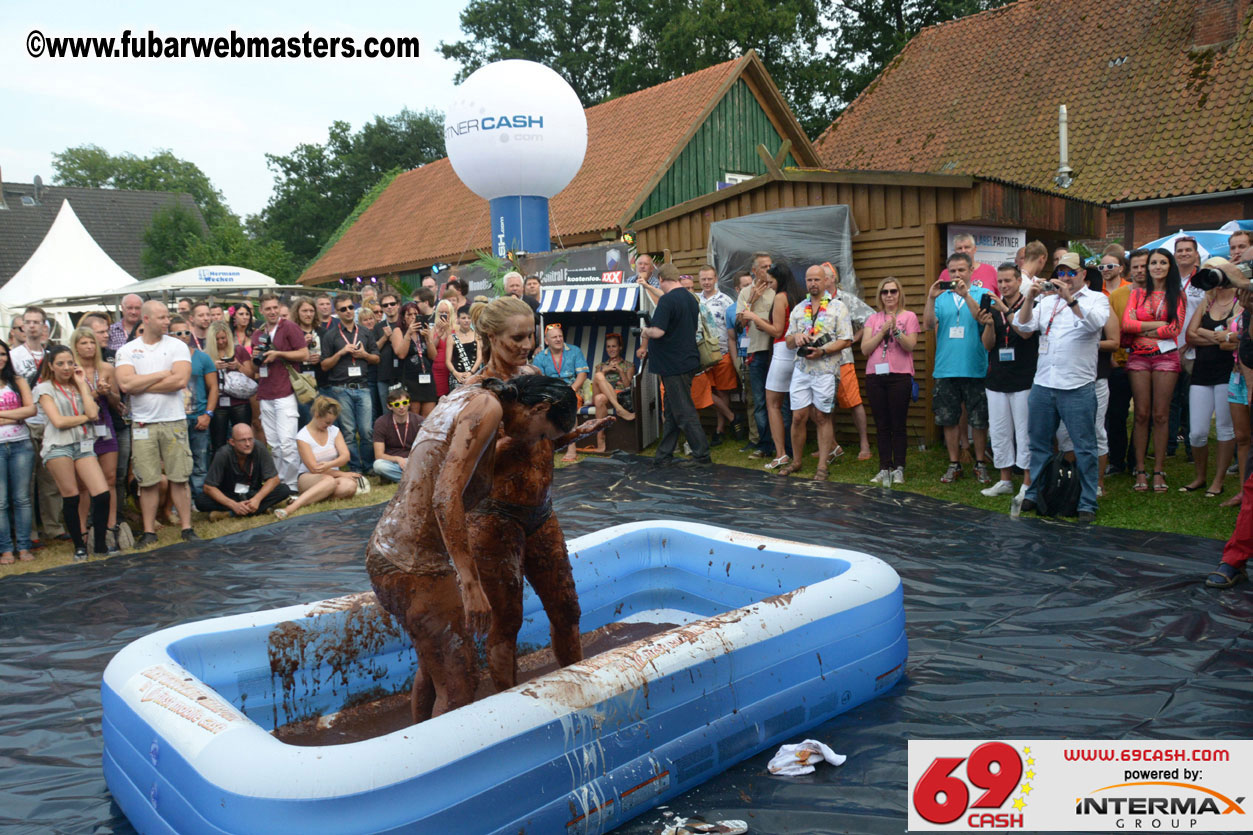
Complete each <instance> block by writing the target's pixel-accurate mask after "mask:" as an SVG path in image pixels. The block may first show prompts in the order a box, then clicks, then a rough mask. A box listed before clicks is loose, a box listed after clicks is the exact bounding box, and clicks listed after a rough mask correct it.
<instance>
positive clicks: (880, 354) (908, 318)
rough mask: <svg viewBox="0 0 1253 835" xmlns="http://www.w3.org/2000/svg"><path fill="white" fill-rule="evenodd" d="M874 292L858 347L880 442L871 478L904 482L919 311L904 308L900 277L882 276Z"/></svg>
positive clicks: (887, 482)
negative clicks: (874, 304)
mask: <svg viewBox="0 0 1253 835" xmlns="http://www.w3.org/2000/svg"><path fill="white" fill-rule="evenodd" d="M875 297H876V298H877V299H878V300H879V311H878V312H877V313H875V314H874V315H872V316H871V317H870V318H869V319H867V320H866V324H865V326H864V327H863V328H862V332H861V352H862V354H864V355H865V357H866V398H867V399H868V400H869V401H870V410H871V411H872V412H873V413H874V423H875V432H876V434H877V440H876V443H877V444H878V446H879V472H878V474H876V475H875V477H874V478H872V479H871V480H870V483H871V484H878V485H879V486H881V487H888V486H889V485H892V484H904V483H905V451H906V448H907V447H908V443H907V436H906V431H905V421H906V419H907V418H908V416H909V399H910V395H911V394H912V393H913V389H914V346H915V345H917V344H918V334H919V333H921V331H922V328H921V326H920V325H919V324H918V317H917V316H916V315H914V313H913V312H912V311H910V310H906V309H905V293H904V290H903V288H902V287H901V282H900V279H898V278H896V277H895V276H888V277H887V278H885V279H883V280H882V281H880V282H879V290H878V292H877V293H876V294H875Z"/></svg>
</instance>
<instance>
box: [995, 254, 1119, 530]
mask: <svg viewBox="0 0 1253 835" xmlns="http://www.w3.org/2000/svg"><path fill="white" fill-rule="evenodd" d="M1085 277H1086V272H1085V271H1084V269H1083V268H1082V267H1081V266H1080V263H1079V256H1078V255H1076V254H1075V253H1073V252H1071V253H1067V254H1066V255H1064V256H1062V260H1061V263H1059V264H1058V265H1057V269H1056V270H1054V273H1053V279H1052V280H1051V281H1047V282H1046V281H1039V280H1037V281H1035V282H1033V283H1032V285H1031V286H1030V287H1028V288H1027V293H1026V301H1025V302H1024V303H1023V305H1022V307H1021V308H1020V309H1019V311H1018V315H1017V317H1016V320H1015V324H1016V325H1017V327H1018V330H1020V331H1022V332H1023V333H1037V334H1039V336H1038V337H1037V338H1038V340H1039V342H1038V344H1037V346H1036V351H1037V359H1036V372H1035V379H1034V381H1033V382H1032V385H1031V395H1030V396H1029V398H1028V400H1027V414H1028V424H1027V434H1028V436H1029V439H1030V444H1031V486H1030V487H1028V488H1027V492H1026V494H1025V496H1024V499H1023V503H1022V509H1023V510H1024V511H1030V510H1035V509H1036V499H1037V497H1038V495H1039V493H1038V491H1039V485H1040V477H1041V476H1042V475H1043V474H1044V467H1045V465H1046V464H1048V461H1049V458H1051V457H1052V454H1053V439H1054V438H1055V437H1056V435H1057V425H1058V423H1059V422H1062V421H1064V422H1065V424H1066V431H1067V432H1069V433H1070V438H1071V440H1072V441H1074V445H1075V463H1076V464H1077V465H1078V467H1079V485H1080V488H1081V491H1080V495H1079V521H1080V522H1081V523H1087V522H1091V521H1092V520H1093V519H1095V518H1096V485H1097V454H1096V354H1097V349H1098V345H1099V343H1100V341H1101V332H1102V330H1103V329H1104V327H1105V320H1106V319H1108V318H1109V299H1107V298H1105V295H1104V294H1103V293H1100V292H1097V291H1094V290H1092V289H1090V288H1089V287H1088V286H1087V283H1086V282H1085V280H1084V279H1085ZM1041 296H1043V298H1041ZM1037 299H1040V301H1039V304H1036V300H1037Z"/></svg>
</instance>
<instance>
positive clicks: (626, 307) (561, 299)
mask: <svg viewBox="0 0 1253 835" xmlns="http://www.w3.org/2000/svg"><path fill="white" fill-rule="evenodd" d="M638 299H639V287H638V286H637V285H635V284H606V285H602V286H600V287H553V288H550V289H546V290H544V297H543V299H541V301H540V305H539V312H540V313H602V312H606V311H622V312H628V313H630V312H634V311H635V305H636V302H637V301H638Z"/></svg>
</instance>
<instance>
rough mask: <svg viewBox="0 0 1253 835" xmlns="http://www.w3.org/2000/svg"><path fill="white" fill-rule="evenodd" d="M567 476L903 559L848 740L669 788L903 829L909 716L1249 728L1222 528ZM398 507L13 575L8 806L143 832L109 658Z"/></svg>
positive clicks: (1244, 656) (305, 589)
mask: <svg viewBox="0 0 1253 835" xmlns="http://www.w3.org/2000/svg"><path fill="white" fill-rule="evenodd" d="M556 495H557V497H558V498H557V502H556V504H557V510H558V514H559V516H560V518H561V521H562V525H563V526H564V528H565V530H566V532H567V534H568V535H569V536H571V537H574V536H578V535H580V534H583V533H587V532H590V531H593V530H597V529H599V528H602V527H604V526H606V525H609V524H617V523H622V522H632V521H637V520H641V519H658V518H672V519H685V520H689V521H696V522H704V523H707V524H714V525H721V526H724V527H728V528H736V529H740V530H751V531H754V532H758V533H762V534H767V535H772V536H777V537H782V538H785V539H797V540H803V541H806V542H814V543H821V544H827V545H834V546H838V547H842V548H850V549H854V550H860V551H865V552H867V553H870V554H874V555H876V556H879V557H881V558H883V559H885V560H886V561H887V562H889V563H890V564H891V565H892V566H893V567H895V568H896V570H897V571H898V572H899V573H900V575H901V578H902V580H903V582H904V585H905V608H906V616H907V629H908V633H909V640H910V646H909V663H908V669H907V677H906V679H905V680H904V681H903V682H902V683H901V684H899V685H898V686H897V687H896V688H895V689H893V690H892V691H891V692H889V693H888V694H887V695H885V696H883V697H881V698H879V699H877V700H875V701H873V702H870V703H869V704H866V705H863V706H862V707H860V708H858V709H856V710H854V711H852V712H850V713H847V714H845V715H843V716H840V717H837V718H836V719H835V720H833V721H832V722H830V723H828V724H827V725H825V726H823V727H820V728H817V729H814V730H813V731H812V732H811V733H810V734H808V735H809V736H812V737H815V738H817V739H821V740H822V741H824V742H826V743H827V744H829V745H830V746H831V747H832V748H834V749H835V750H836V751H838V752H839V753H842V754H848V755H849V760H848V762H847V763H846V764H845V765H843V766H841V767H839V768H833V767H830V766H819V770H818V771H817V772H816V773H814V774H811V775H808V776H806V777H797V778H776V777H771V776H769V775H768V774H767V773H766V770H765V765H766V762H767V760H768V759H769V757H770V755H771V753H773V752H765V753H763V754H760V755H758V756H756V757H753V758H752V759H750V760H747V761H745V762H744V763H741V764H740V765H739V766H738V767H736V768H734V769H732V770H730V771H729V772H727V773H725V774H723V775H721V776H720V777H717V778H715V779H714V780H712V781H710V782H709V783H706V784H705V785H704V786H701V787H700V788H698V789H695V790H693V791H691V792H689V793H688V794H687V795H684V796H683V797H681V798H678V799H677V800H674V801H671V803H670V804H669V806H670V808H671V809H672V810H674V811H676V812H678V813H680V814H684V815H689V814H693V813H695V814H700V815H702V816H704V817H706V818H709V819H714V818H744V819H746V820H747V821H748V822H749V826H750V832H753V833H758V834H759V835H766V833H802V832H804V833H808V832H854V833H863V832H864V833H880V832H883V833H888V832H891V833H898V832H902V831H903V830H904V828H905V807H906V785H905V784H906V772H905V768H906V746H905V743H906V740H908V739H910V738H914V739H919V738H931V739H937V738H954V739H957V738H961V739H975V738H996V737H1001V738H1018V739H1033V738H1036V739H1051V738H1071V739H1120V738H1126V737H1147V738H1155V737H1164V738H1180V739H1218V738H1226V739H1232V738H1249V737H1253V711H1251V710H1250V709H1249V703H1250V697H1253V682H1251V680H1250V676H1249V670H1250V669H1251V668H1253V626H1251V624H1253V593H1251V592H1250V586H1249V585H1248V584H1245V585H1242V586H1239V587H1237V588H1236V590H1234V591H1226V592H1216V591H1213V590H1209V589H1206V588H1204V586H1203V585H1202V582H1201V581H1202V578H1203V576H1204V574H1205V572H1206V571H1207V570H1208V569H1210V568H1212V567H1213V566H1214V564H1215V563H1217V561H1218V556H1219V551H1220V548H1221V544H1220V543H1218V542H1215V541H1213V540H1205V539H1199V538H1195V537H1181V536H1168V535H1164V534H1155V533H1139V532H1133V531H1123V530H1114V529H1106V528H1100V527H1089V528H1080V527H1076V526H1072V525H1068V524H1065V523H1059V522H1045V521H1039V520H1035V519H1030V520H1028V519H1023V520H1017V521H1016V520H1012V519H1009V518H1007V517H1004V516H999V515H996V514H993V513H989V512H985V511H981V510H975V509H972V508H968V507H963V506H960V505H953V504H946V503H944V502H940V501H937V500H934V499H928V498H925V497H919V496H913V495H910V494H903V493H893V492H889V491H883V490H880V489H879V488H877V487H853V486H849V485H842V484H821V485H818V484H812V483H810V482H805V481H799V480H796V479H788V480H783V479H779V478H776V477H774V476H770V475H765V474H759V473H756V472H751V471H748V470H742V469H734V468H726V467H717V468H714V469H712V470H709V469H705V470H701V469H691V470H689V469H686V468H682V467H678V468H665V469H662V470H654V469H653V468H652V467H651V466H650V465H649V464H648V463H647V462H645V461H643V460H641V459H635V458H631V459H623V460H587V461H584V462H582V463H580V464H579V465H578V466H576V467H570V468H567V469H564V470H561V471H559V472H558V473H557V487H556ZM1152 500H1153V497H1152V496H1146V497H1145V501H1152ZM381 510H382V508H381V507H371V508H361V509H357V510H351V511H342V512H328V513H323V514H320V515H316V516H305V517H301V518H299V519H295V520H292V521H288V522H283V523H278V524H274V525H270V526H267V527H263V528H259V529H256V530H253V531H247V532H244V533H240V534H235V535H233V536H228V537H223V538H221V539H217V540H214V541H212V542H206V543H203V544H195V545H191V544H188V545H179V546H175V547H170V548H166V549H162V550H160V551H156V552H150V553H147V554H142V555H136V556H124V557H120V558H117V559H113V560H109V561H107V562H99V563H89V564H87V565H81V566H67V567H65V568H60V569H55V570H52V571H46V572H43V573H39V574H27V575H21V576H15V577H9V578H6V579H4V580H2V581H0V826H3V827H5V830H6V831H14V832H39V833H45V832H65V833H77V832H91V833H110V832H131V831H132V829H131V827H130V825H129V824H128V823H127V822H126V820H125V819H124V818H123V817H122V815H121V812H120V810H119V809H118V807H117V806H116V805H115V804H113V802H112V800H111V798H110V796H109V793H108V791H107V789H106V787H105V783H104V777H103V775H102V773H101V770H100V753H101V739H100V690H99V688H100V678H101V674H102V673H103V671H104V667H105V665H106V664H107V663H108V661H109V659H110V658H111V657H112V656H113V654H114V653H115V652H117V651H118V650H119V649H121V648H122V647H123V646H125V645H126V644H127V643H129V642H130V641H132V640H135V639H136V638H139V637H140V636H142V635H145V634H147V633H149V632H152V631H155V630H157V629H161V628H164V627H167V626H173V625H175V624H178V623H185V622H187V621H192V620H201V619H204V618H210V617H217V616H221V615H228V614H236V613H239V612H248V611H254V610H258V609H268V608H274V607H278V606H287V605H291V604H293V603H299V602H304V601H313V600H320V599H323V598H327V597H334V596H338V595H341V594H345V593H349V592H354V591H362V590H366V589H368V588H369V580H368V578H367V577H366V573H365V570H364V568H363V550H364V544H365V541H366V538H367V537H368V535H369V533H370V531H371V530H372V528H373V526H374V523H375V521H376V520H377V519H378V516H379V514H380V512H381ZM1226 533H1227V532H1226V531H1215V535H1225V534H1226ZM293 779H298V777H297V776H296V775H293ZM659 818H660V816H659V813H657V812H655V811H653V812H648V813H646V814H644V815H643V816H641V817H640V818H637V819H636V820H635V821H634V822H632V823H629V824H627V825H626V826H624V827H623V828H622V829H621V832H623V833H631V835H634V834H635V833H644V832H650V831H652V830H653V829H654V826H655V824H653V822H654V821H657V820H659Z"/></svg>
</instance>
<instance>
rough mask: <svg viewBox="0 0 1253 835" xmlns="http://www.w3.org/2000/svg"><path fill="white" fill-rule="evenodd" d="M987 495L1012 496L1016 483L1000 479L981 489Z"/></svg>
mask: <svg viewBox="0 0 1253 835" xmlns="http://www.w3.org/2000/svg"><path fill="white" fill-rule="evenodd" d="M979 492H980V493H982V494H983V495H985V496H989V497H990V496H1011V495H1013V493H1014V483H1013V482H1012V481H998V482H997V483H996V484H993V485H992V486H991V487H988V488H986V489H983V490H980V491H979Z"/></svg>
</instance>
